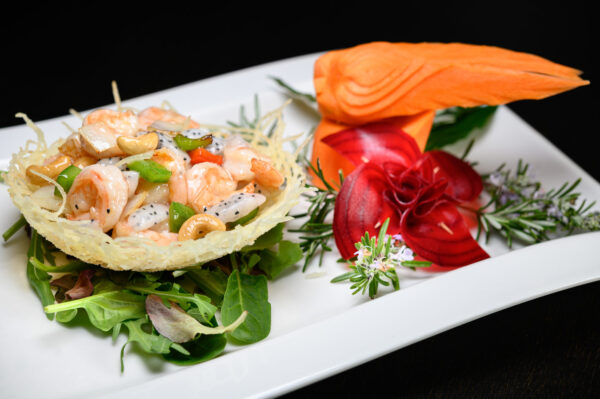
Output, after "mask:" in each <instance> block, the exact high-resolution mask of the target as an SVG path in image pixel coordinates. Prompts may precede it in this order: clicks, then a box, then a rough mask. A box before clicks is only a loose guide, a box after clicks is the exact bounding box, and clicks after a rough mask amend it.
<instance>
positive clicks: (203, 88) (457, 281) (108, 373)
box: [0, 55, 600, 398]
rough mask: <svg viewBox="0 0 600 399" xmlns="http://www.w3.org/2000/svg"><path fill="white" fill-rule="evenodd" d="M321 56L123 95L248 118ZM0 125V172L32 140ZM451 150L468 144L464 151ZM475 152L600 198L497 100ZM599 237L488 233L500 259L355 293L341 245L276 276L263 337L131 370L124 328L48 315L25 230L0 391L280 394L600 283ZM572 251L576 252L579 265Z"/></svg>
mask: <svg viewBox="0 0 600 399" xmlns="http://www.w3.org/2000/svg"><path fill="white" fill-rule="evenodd" d="M316 57H317V55H308V56H303V57H297V58H293V59H289V60H284V61H279V62H275V63H271V64H267V65H263V66H259V67H254V68H250V69H246V70H242V71H239V72H235V73H231V74H227V75H224V76H220V77H216V78H211V79H207V80H203V81H200V82H196V83H191V84H188V85H185V86H180V87H178V88H174V89H170V90H166V91H162V92H158V93H154V94H152V95H148V96H144V97H140V98H137V99H134V100H126V101H124V104H125V105H128V106H133V107H136V108H139V109H141V108H144V107H146V106H150V105H157V104H160V103H161V102H162V101H163V100H168V101H169V102H170V103H171V104H173V105H174V106H175V108H176V109H177V110H178V111H179V112H181V113H183V114H186V115H187V114H189V115H191V116H192V118H193V119H195V120H198V121H201V122H204V123H210V124H225V123H226V121H228V120H230V121H237V120H238V114H239V107H240V105H244V106H245V108H246V110H247V112H248V113H249V114H250V116H252V113H253V96H254V95H255V94H257V95H258V98H259V101H260V105H261V111H263V112H266V111H269V110H271V109H274V108H276V107H279V106H280V105H281V104H282V103H283V102H284V101H285V100H286V96H285V95H284V94H283V93H282V92H281V91H280V89H279V88H278V87H277V86H276V84H275V83H274V82H273V81H272V80H270V79H269V78H268V76H277V77H280V78H282V79H284V80H285V81H286V82H287V83H290V84H291V85H292V86H293V87H295V88H297V89H299V90H302V91H312V82H311V77H312V70H313V69H312V66H313V63H314V60H315V59H316ZM119 83H120V85H122V86H123V85H126V84H127V82H119ZM107 90H110V88H109V87H108V85H107ZM100 106H102V104H99V105H98V107H100ZM65 107H66V108H68V105H66V106H65ZM23 111H24V112H26V111H27V110H23ZM285 120H286V124H287V125H286V126H287V127H286V132H287V135H289V136H292V135H296V134H298V133H301V132H308V131H309V130H310V129H311V128H312V127H313V126H315V125H316V123H317V122H318V119H317V117H316V116H315V113H314V111H312V110H310V109H309V108H308V107H306V106H304V105H302V104H299V103H293V104H290V105H289V106H288V107H287V108H286V110H285ZM63 121H64V122H66V123H68V124H69V125H70V126H77V124H78V121H77V119H76V118H75V117H73V116H65V117H64V118H57V119H52V120H48V121H44V122H40V123H38V125H39V126H40V127H41V128H42V130H43V131H44V132H45V134H46V139H47V141H48V142H52V141H54V140H56V139H57V138H59V137H62V136H65V135H66V134H67V133H68V132H67V130H66V128H65V127H64V125H63V124H62V123H61V122H63ZM0 135H1V137H2V142H3V146H2V147H0V169H4V168H5V167H6V165H7V164H8V161H9V159H10V154H12V153H13V152H15V151H16V150H17V149H18V148H19V147H21V146H23V145H25V142H26V140H28V139H32V138H34V137H35V136H34V134H33V132H32V131H31V130H30V129H29V128H27V127H25V126H17V127H10V128H5V129H2V130H0ZM454 150H455V151H457V153H459V151H460V148H458V147H457V148H455V149H454ZM469 158H470V160H474V161H475V160H476V161H478V162H479V163H478V165H477V167H476V169H477V170H478V171H479V172H481V173H483V172H490V171H492V170H494V169H495V168H496V167H497V166H499V165H500V164H502V163H503V162H506V163H507V165H508V166H512V167H513V168H514V167H515V166H516V163H517V161H518V160H519V159H524V160H526V161H527V162H529V163H530V164H531V166H532V169H533V171H534V173H535V175H536V178H538V179H540V180H541V181H542V182H544V184H545V185H546V187H557V186H560V185H561V184H562V183H564V182H565V181H573V180H575V179H576V178H578V177H581V178H582V182H581V185H580V186H579V191H580V192H581V193H582V195H583V198H588V199H590V200H594V199H596V200H597V199H600V185H599V184H598V183H597V182H596V181H595V180H594V179H592V178H591V177H590V176H589V175H588V174H586V173H585V172H584V171H583V170H582V169H581V168H579V167H578V166H577V165H576V164H574V163H573V162H572V161H571V160H569V159H568V158H567V157H566V156H564V155H563V154H562V153H561V152H560V151H558V150H557V149H556V148H555V147H554V146H552V145H551V144H550V143H549V142H548V141H547V140H546V139H544V138H543V137H542V136H541V135H540V134H539V133H537V132H536V131H535V130H533V129H532V128H531V127H530V126H529V125H527V124H526V123H525V122H524V121H523V120H521V119H520V118H519V117H518V116H517V115H515V114H514V113H513V112H511V111H510V110H509V109H508V108H505V107H500V109H499V110H498V112H497V113H496V115H495V117H494V119H493V121H492V123H491V124H490V126H489V127H488V129H487V130H486V131H485V132H483V133H482V134H481V135H480V137H479V138H478V140H477V143H476V145H475V147H474V148H473V150H472V152H471V153H470V156H469ZM0 209H2V216H0V221H1V222H0V227H1V228H2V229H3V231H4V230H5V229H6V228H7V227H8V226H10V225H11V224H12V223H13V222H14V221H15V220H16V219H17V217H18V212H17V210H16V208H15V207H14V205H12V202H11V200H10V198H9V196H8V193H7V190H6V187H2V188H1V189H0ZM599 245H600V233H590V234H583V235H579V236H573V237H568V238H564V239H559V240H554V241H552V242H548V243H543V244H538V245H535V246H531V247H527V248H522V249H519V248H515V249H514V250H513V251H511V252H509V251H508V249H506V248H505V247H504V245H503V244H502V242H501V241H498V240H491V242H490V243H489V244H487V245H485V249H486V250H487V251H488V252H489V253H490V254H491V255H492V258H491V259H488V260H485V261H483V262H479V263H477V264H474V265H471V266H468V267H464V268H462V269H459V270H455V271H452V272H448V273H445V274H437V275H433V274H415V273H412V272H411V273H403V274H402V275H401V279H402V280H401V290H400V291H398V292H392V293H386V294H385V295H382V296H381V297H379V298H377V299H376V300H374V301H371V300H366V299H364V298H361V297H358V296H351V295H350V291H349V290H348V286H347V285H345V284H336V285H333V284H330V283H329V280H331V278H333V277H335V276H336V275H338V274H340V273H342V272H343V271H344V266H343V265H341V264H338V263H336V262H335V261H336V259H337V257H338V256H337V254H328V256H326V257H325V260H324V265H323V266H322V267H321V268H318V266H317V265H316V264H313V265H312V266H310V267H309V269H308V270H307V272H306V273H302V272H301V271H300V268H299V267H296V268H295V270H290V271H289V272H288V273H285V274H284V275H282V276H281V277H280V278H278V279H277V280H276V281H273V282H271V284H270V287H269V294H270V302H271V304H272V317H273V320H272V332H271V335H270V336H269V337H268V338H267V339H266V340H264V341H262V342H260V343H257V344H255V345H251V346H247V347H241V348H234V347H228V349H227V353H225V354H224V355H223V356H221V357H219V358H217V359H214V360H211V361H209V362H207V363H204V364H200V365H196V366H192V367H187V368H182V367H177V366H173V365H170V364H167V363H165V362H163V361H162V359H161V358H160V357H150V356H140V354H139V353H137V352H136V350H135V348H131V347H128V349H127V350H126V355H125V373H124V374H123V375H122V374H121V373H120V366H119V351H120V349H121V346H122V345H123V343H124V342H125V336H123V335H121V336H120V337H119V339H118V341H117V343H115V344H113V343H112V341H111V338H110V337H109V336H108V335H103V334H100V333H98V332H96V331H94V330H91V329H88V328H86V327H85V326H84V325H77V324H75V325H70V326H63V325H60V324H59V323H57V322H50V321H48V320H47V319H46V317H45V316H44V314H43V312H42V309H41V305H40V302H39V300H38V298H37V297H36V296H35V294H34V292H33V291H32V290H31V288H30V287H29V285H28V282H27V278H26V276H25V262H26V252H27V247H28V240H27V238H26V237H25V234H24V233H23V232H20V233H18V234H17V235H16V236H14V237H13V238H12V239H11V240H10V241H9V242H8V243H7V244H4V245H3V246H2V247H1V248H0V252H1V255H0V256H1V259H2V260H3V262H2V263H3V264H2V267H0V300H1V301H2V303H3V304H4V305H5V306H4V309H3V315H4V317H5V319H4V322H3V328H2V338H3V341H4V344H5V345H4V348H5V349H4V353H3V356H2V357H1V358H0V371H1V372H0V397H3V398H4V397H6V398H13V397H34V396H37V397H44V398H66V397H86V398H96V397H110V398H130V397H132V396H135V395H145V397H165V396H166V395H173V394H177V395H185V396H187V395H194V397H199V396H200V395H203V396H207V395H210V397H211V398H220V397H223V398H233V397H265V396H273V395H277V394H282V393H284V392H288V391H290V390H293V389H296V388H299V387H301V386H303V385H306V384H309V383H311V382H314V381H317V380H319V379H322V378H325V377H327V376H330V375H332V374H334V373H337V372H340V371H343V370H345V369H348V368H350V367H353V366H355V365H358V364H360V363H363V362H366V361H368V360H370V359H373V358H375V357H378V356H381V355H384V354H386V353H389V352H391V351H393V350H396V349H399V348H402V347H404V346H407V345H410V344H411V343H414V342H417V341H419V340H422V339H425V338H427V337H429V336H432V335H434V334H437V333H440V332H442V331H445V330H447V329H450V328H452V327H455V326H457V325H460V324H463V323H466V322H468V321H471V320H474V319H476V318H478V317H482V316H484V315H487V314H490V313H492V312H495V311H498V310H501V309H504V308H507V307H509V306H513V305H516V304H518V303H521V302H524V301H527V300H530V299H533V298H536V297H539V296H542V295H545V294H549V293H552V292H555V291H558V290H561V289H565V288H568V287H572V286H576V285H579V284H584V283H587V282H592V281H595V280H598V279H600V266H599V265H598V261H597V256H596V254H597V248H598V246H599ZM573 253H577V254H578V259H577V262H575V263H574V262H572V257H571V256H572V255H571V254H573ZM567 265H568V267H566V266H567ZM350 348H351V349H350Z"/></svg>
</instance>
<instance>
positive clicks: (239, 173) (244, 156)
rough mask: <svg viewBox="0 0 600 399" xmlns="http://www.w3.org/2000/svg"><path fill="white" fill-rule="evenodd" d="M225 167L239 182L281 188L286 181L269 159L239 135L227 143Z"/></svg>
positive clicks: (224, 159)
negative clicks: (254, 182)
mask: <svg viewBox="0 0 600 399" xmlns="http://www.w3.org/2000/svg"><path fill="white" fill-rule="evenodd" d="M223 167H224V168H225V169H226V170H227V171H228V172H229V173H230V174H231V176H232V177H233V178H234V179H235V180H237V181H249V180H256V181H258V182H259V183H260V184H261V185H264V186H269V187H279V186H280V185H281V184H282V183H283V180H284V179H283V176H282V175H281V173H279V171H277V169H275V167H273V165H272V162H271V159H270V158H269V157H266V156H264V155H261V154H259V153H258V152H257V151H256V150H255V149H254V148H252V147H250V145H249V144H248V143H247V142H246V140H244V139H243V138H242V137H241V136H238V135H235V136H231V137H230V138H228V139H227V141H226V142H225V148H224V150H223Z"/></svg>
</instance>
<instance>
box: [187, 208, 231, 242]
mask: <svg viewBox="0 0 600 399" xmlns="http://www.w3.org/2000/svg"><path fill="white" fill-rule="evenodd" d="M226 229H227V228H226V226H225V223H223V222H222V221H221V219H219V218H217V217H216V216H213V215H207V214H206V213H199V214H197V215H194V216H192V217H191V218H189V219H188V220H186V221H185V222H184V223H183V224H182V225H181V228H180V229H179V236H178V238H177V239H178V240H179V241H186V240H196V239H198V238H202V237H204V236H205V235H207V234H208V233H210V232H211V231H225V230H226Z"/></svg>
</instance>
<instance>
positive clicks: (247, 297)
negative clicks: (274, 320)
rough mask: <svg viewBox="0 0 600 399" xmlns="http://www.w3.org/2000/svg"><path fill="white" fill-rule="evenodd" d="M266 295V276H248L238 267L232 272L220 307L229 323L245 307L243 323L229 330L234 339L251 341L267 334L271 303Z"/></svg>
mask: <svg viewBox="0 0 600 399" xmlns="http://www.w3.org/2000/svg"><path fill="white" fill-rule="evenodd" d="M268 299H269V292H268V289H267V278H266V277H265V276H251V275H248V274H242V273H240V272H239V271H238V270H234V271H233V273H231V275H230V276H229V280H228V281H227V290H226V291H225V297H224V299H223V306H222V307H221V319H222V321H223V324H225V325H229V324H232V323H234V322H235V321H236V320H237V319H238V318H239V317H240V316H241V315H242V313H243V312H244V311H247V312H248V315H247V317H246V320H245V321H244V323H242V325H240V326H239V327H238V328H237V329H235V331H233V332H231V333H230V334H229V337H231V338H232V340H233V341H234V342H237V343H241V344H251V343H254V342H257V341H260V340H261V339H264V338H266V337H267V336H268V335H269V332H270V331H271V304H270V303H269V300H268Z"/></svg>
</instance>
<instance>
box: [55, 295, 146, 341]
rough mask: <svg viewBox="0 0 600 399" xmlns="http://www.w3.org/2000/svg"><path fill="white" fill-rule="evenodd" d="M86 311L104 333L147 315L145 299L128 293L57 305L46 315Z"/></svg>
mask: <svg viewBox="0 0 600 399" xmlns="http://www.w3.org/2000/svg"><path fill="white" fill-rule="evenodd" d="M73 309H85V311H86V313H87V315H88V318H89V319H90V322H91V323H92V324H93V325H94V327H96V328H98V329H99V330H102V331H109V330H110V329H111V328H113V327H114V326H115V325H117V324H118V323H121V322H123V321H126V320H131V319H138V318H140V317H143V316H145V315H146V309H145V307H144V297H143V296H141V295H136V294H132V293H130V292H127V291H107V292H102V293H100V294H95V295H91V296H88V297H86V298H81V299H75V300H73V301H68V302H62V303H55V304H52V305H48V306H46V307H45V308H44V310H45V311H46V313H58V312H63V311H72V310H73Z"/></svg>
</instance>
